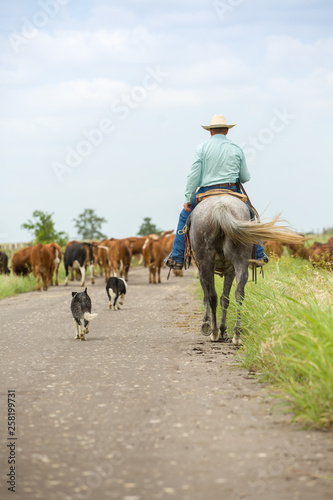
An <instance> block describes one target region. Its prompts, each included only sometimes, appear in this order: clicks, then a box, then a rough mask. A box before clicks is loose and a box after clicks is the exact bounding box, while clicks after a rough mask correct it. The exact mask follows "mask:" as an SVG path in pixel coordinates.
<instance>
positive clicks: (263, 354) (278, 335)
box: [216, 257, 333, 428]
mask: <svg viewBox="0 0 333 500" xmlns="http://www.w3.org/2000/svg"><path fill="white" fill-rule="evenodd" d="M221 285H222V281H221V280H220V278H218V277H217V278H216V287H217V290H218V294H219V295H221V293H222V287H221ZM245 293H246V298H245V301H244V305H243V343H244V346H243V348H242V349H241V350H240V351H239V355H238V359H239V362H240V363H241V364H242V365H243V366H244V367H245V368H246V369H248V370H249V371H250V372H252V373H256V374H257V376H258V377H259V380H260V381H263V382H268V383H270V384H272V385H273V386H274V388H275V389H276V396H277V398H278V401H279V405H281V407H282V408H283V409H284V410H286V411H288V412H290V411H291V412H292V413H293V415H294V417H293V420H294V421H297V422H300V423H302V425H304V426H311V427H321V428H332V427H333V313H332V305H333V276H332V273H330V272H328V271H324V270H320V269H313V268H312V267H311V265H310V264H309V263H307V262H306V261H304V260H301V259H292V258H290V257H283V258H282V259H281V260H280V261H277V260H274V259H273V260H272V259H271V261H270V263H269V264H268V265H267V266H266V267H265V278H264V279H262V278H261V277H259V280H258V284H257V285H255V284H254V283H253V282H248V284H247V286H246V290H245ZM232 296H233V300H232V301H231V304H230V307H229V311H228V331H229V335H230V334H231V333H232V329H233V324H234V321H235V300H234V289H233V291H232Z"/></svg>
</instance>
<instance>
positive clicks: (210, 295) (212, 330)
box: [199, 268, 221, 342]
mask: <svg viewBox="0 0 333 500" xmlns="http://www.w3.org/2000/svg"><path fill="white" fill-rule="evenodd" d="M199 269H200V268H199ZM200 282H201V286H202V289H203V292H204V300H203V302H204V306H205V310H206V312H205V314H204V317H203V319H202V325H201V332H202V334H203V335H205V336H206V337H208V336H209V335H210V339H211V341H212V342H218V341H219V340H220V337H221V334H220V330H219V329H218V327H217V322H216V309H217V294H216V291H215V286H214V273H208V275H206V273H205V271H204V269H201V272H200Z"/></svg>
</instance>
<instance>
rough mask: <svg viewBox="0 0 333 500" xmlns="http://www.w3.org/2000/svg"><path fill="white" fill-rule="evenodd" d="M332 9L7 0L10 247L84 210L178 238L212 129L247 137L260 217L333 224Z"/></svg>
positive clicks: (0, 16)
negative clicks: (39, 224)
mask: <svg viewBox="0 0 333 500" xmlns="http://www.w3.org/2000/svg"><path fill="white" fill-rule="evenodd" d="M332 24H333V2H331V1H330V0H251V1H250V0H177V1H176V0H167V1H157V0H122V1H121V2H115V1H106V0H37V1H35V0H11V1H10V2H7V1H5V0H0V85H1V89H0V110H1V111H0V130H1V133H0V138H1V139H0V140H1V147H0V157H1V173H2V175H1V180H2V182H1V194H0V208H1V218H0V243H1V242H2V243H6V242H28V241H30V240H31V233H29V232H28V231H26V230H23V229H21V224H23V223H24V222H26V221H27V220H28V219H31V217H32V214H33V212H34V211H35V210H41V211H44V212H47V213H49V214H51V213H52V214H53V220H54V222H55V229H56V230H57V231H65V232H66V233H67V234H68V235H69V237H70V239H73V238H76V237H77V236H78V235H77V232H76V228H75V225H74V221H73V219H75V218H77V217H78V215H79V214H80V213H82V212H83V211H84V210H85V209H86V208H91V209H93V210H95V212H96V214H97V215H98V216H99V217H104V218H105V219H106V220H107V222H106V223H104V224H103V226H102V231H103V233H105V234H106V235H107V236H108V237H109V238H110V237H114V238H124V237H129V236H134V235H136V234H137V233H138V231H139V228H140V226H141V224H142V222H143V219H144V218H146V217H149V218H150V219H151V221H152V223H153V224H155V225H156V226H157V228H159V229H162V230H171V229H175V228H176V226H177V222H178V216H179V212H180V210H181V208H182V205H183V203H184V191H185V184H186V178H187V175H188V173H189V171H190V168H191V164H192V161H193V158H194V151H195V148H196V146H197V145H198V144H200V143H201V142H203V141H205V140H207V139H208V138H209V132H207V131H205V130H204V129H203V128H202V127H201V126H200V125H208V124H209V123H210V120H211V118H212V116H213V115H215V114H222V115H224V116H225V117H226V119H227V121H228V122H229V123H236V124H237V126H236V127H234V128H232V129H231V130H230V131H229V135H228V138H229V139H231V140H232V141H234V142H236V143H237V144H238V145H239V146H241V147H242V148H243V151H244V153H245V157H246V161H247V165H248V169H249V171H250V173H251V180H250V181H249V182H248V183H246V184H245V185H244V187H245V189H246V191H247V194H248V195H249V197H250V199H251V202H252V204H253V205H254V206H255V207H256V209H257V211H258V212H259V213H260V214H263V219H269V218H270V217H273V216H275V215H276V214H278V213H281V215H282V217H283V218H284V219H286V220H287V221H288V222H289V223H290V225H291V226H292V227H293V228H294V229H295V230H297V231H302V232H311V231H313V232H321V231H322V230H323V229H325V228H326V229H327V228H331V227H332V226H333V217H332V214H333V202H332V195H331V194H330V192H331V191H332V189H333V186H332V184H333V183H332V180H333V179H332V178H333V175H332V167H333V162H332V160H333V141H332V139H331V133H332V117H333V91H332V90H333V33H332Z"/></svg>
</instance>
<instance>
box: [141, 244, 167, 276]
mask: <svg viewBox="0 0 333 500" xmlns="http://www.w3.org/2000/svg"><path fill="white" fill-rule="evenodd" d="M142 253H143V258H144V260H145V263H146V265H147V266H148V268H149V283H152V282H153V283H154V284H156V271H157V274H158V282H159V283H161V267H162V263H163V259H164V251H163V248H162V245H161V243H160V242H159V241H158V240H155V239H151V238H147V240H146V243H145V244H144V246H143V249H142Z"/></svg>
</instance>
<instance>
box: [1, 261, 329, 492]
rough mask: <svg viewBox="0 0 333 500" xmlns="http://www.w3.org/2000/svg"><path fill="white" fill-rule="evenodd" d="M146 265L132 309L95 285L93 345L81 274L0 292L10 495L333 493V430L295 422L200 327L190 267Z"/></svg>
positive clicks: (4, 464) (133, 287)
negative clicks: (82, 316) (77, 322)
mask: <svg viewBox="0 0 333 500" xmlns="http://www.w3.org/2000/svg"><path fill="white" fill-rule="evenodd" d="M147 273H148V272H147V270H145V269H142V268H136V269H133V270H132V271H131V272H130V276H129V283H128V293H127V296H126V299H125V304H124V306H123V309H122V310H121V311H110V310H109V309H108V302H107V296H106V292H105V288H104V279H103V278H98V279H97V283H96V284H95V285H94V286H92V285H90V282H89V281H88V282H87V286H88V293H89V294H90V296H91V298H92V303H93V312H96V313H98V317H97V318H96V319H95V320H94V321H93V322H92V323H91V328H90V333H89V335H88V336H87V341H86V342H81V341H79V340H74V326H73V322H72V318H71V313H70V309H69V306H70V300H71V291H72V290H79V289H80V287H79V286H78V285H76V284H70V286H69V287H67V288H66V287H64V286H59V287H57V288H56V287H54V288H52V289H50V290H49V291H48V292H41V293H40V294H38V293H37V292H33V293H27V294H23V295H20V296H18V297H13V298H9V299H5V300H2V301H1V302H0V325H1V336H0V342H1V399H0V402H1V407H0V415H1V421H0V422H1V429H0V432H1V449H0V469H1V479H0V481H1V484H0V498H1V499H8V498H11V499H16V500H23V499H24V500H30V499H45V500H58V499H59V500H76V499H78V500H81V499H91V500H95V499H101V500H104V499H121V500H155V499H162V500H164V499H172V498H174V499H177V500H178V499H181V500H201V499H206V500H215V499H230V500H258V499H259V500H261V499H265V500H275V499H276V500H278V499H279V500H281V499H288V500H289V499H291V500H297V499H303V500H308V499H309V500H310V499H311V500H312V499H314V498H315V499H316V500H321V499H331V498H332V496H333V472H332V468H333V467H332V465H333V443H332V434H328V433H324V432H318V431H304V430H297V429H295V428H293V427H292V426H290V425H288V423H287V422H288V418H289V417H288V415H287V416H286V415H280V414H279V413H277V412H272V411H271V407H272V404H273V400H272V399H271V398H270V397H269V393H268V391H267V388H265V387H263V386H262V385H260V384H258V383H257V382H256V381H255V380H253V379H251V377H250V375H249V374H248V373H247V372H246V371H244V370H241V369H240V368H238V367H237V365H236V364H235V359H234V353H235V351H234V348H233V347H232V346H230V345H226V344H212V343H211V342H210V340H209V339H207V338H206V337H203V336H201V335H200V319H201V315H202V313H201V312H200V311H199V305H200V304H199V301H198V300H197V299H196V298H195V294H194V290H195V287H196V283H195V282H196V279H195V277H194V275H193V273H192V272H191V271H187V272H186V273H185V277H184V278H174V277H171V279H170V280H169V281H168V282H167V281H166V271H164V272H163V276H162V279H163V283H162V284H161V285H149V284H148V274H147ZM8 391H11V392H13V391H15V393H14V396H15V397H14V398H12V399H15V413H13V412H11V413H10V415H11V423H13V420H14V418H15V424H16V427H15V432H14V434H13V435H12V436H10V435H9V434H8V428H7V427H8V426H7V407H8ZM13 417H14V418H13ZM11 428H13V426H11ZM9 457H10V459H11V460H12V459H14V460H15V464H13V462H12V464H9V463H8V461H9ZM10 467H13V468H12V469H11V468H10ZM10 480H11V481H12V484H13V488H14V489H15V493H13V491H9V490H8V488H9V487H11V483H10V482H9V483H7V481H10Z"/></svg>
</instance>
